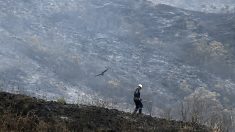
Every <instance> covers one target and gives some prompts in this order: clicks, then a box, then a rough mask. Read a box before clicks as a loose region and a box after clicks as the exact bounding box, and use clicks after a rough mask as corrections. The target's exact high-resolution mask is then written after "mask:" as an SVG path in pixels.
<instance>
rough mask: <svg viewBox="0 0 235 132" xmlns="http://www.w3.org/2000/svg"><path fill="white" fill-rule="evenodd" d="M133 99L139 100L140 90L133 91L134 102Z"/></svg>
mask: <svg viewBox="0 0 235 132" xmlns="http://www.w3.org/2000/svg"><path fill="white" fill-rule="evenodd" d="M135 99H140V89H139V88H137V89H136V90H135V93H134V100H135Z"/></svg>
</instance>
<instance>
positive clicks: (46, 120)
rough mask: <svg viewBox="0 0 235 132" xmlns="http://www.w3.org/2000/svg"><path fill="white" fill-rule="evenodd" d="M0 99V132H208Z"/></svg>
mask: <svg viewBox="0 0 235 132" xmlns="http://www.w3.org/2000/svg"><path fill="white" fill-rule="evenodd" d="M0 99H1V102H0V131H56V132H60V131H61V132H65V131H74V132H75V131H86V132H90V131H91V132H93V131H102V132H106V131H107V132H116V131H117V132H120V131H125V132H127V131H130V132H132V131H135V132H138V131H141V132H145V131H146V132H151V131H161V132H179V131H184V132H189V131H194V132H209V131H210V129H209V128H206V127H205V126H200V125H197V124H193V123H185V122H177V121H169V120H165V119H157V118H152V117H150V116H144V115H139V116H132V115H131V114H129V113H124V112H120V111H117V110H115V109H111V110H109V109H105V108H102V107H94V106H78V105H70V104H65V105H64V104H61V103H57V102H45V101H43V100H38V99H36V98H30V97H27V96H22V95H13V94H8V93H0ZM13 120H14V121H13Z"/></svg>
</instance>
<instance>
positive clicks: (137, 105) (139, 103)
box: [134, 100, 143, 109]
mask: <svg viewBox="0 0 235 132" xmlns="http://www.w3.org/2000/svg"><path fill="white" fill-rule="evenodd" d="M134 102H135V109H142V108H143V104H142V102H141V101H140V100H134Z"/></svg>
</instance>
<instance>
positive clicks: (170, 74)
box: [0, 0, 235, 132]
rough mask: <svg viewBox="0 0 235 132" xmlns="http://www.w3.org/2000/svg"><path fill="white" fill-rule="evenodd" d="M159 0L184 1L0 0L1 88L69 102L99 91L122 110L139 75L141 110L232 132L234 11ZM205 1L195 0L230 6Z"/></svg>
mask: <svg viewBox="0 0 235 132" xmlns="http://www.w3.org/2000/svg"><path fill="white" fill-rule="evenodd" d="M157 1H158V0H157ZM159 1H162V0H159ZM164 1H166V2H167V1H168V3H172V4H174V3H178V1H182V2H180V3H183V5H182V6H175V7H172V6H169V5H164V4H158V5H155V4H153V3H152V2H150V1H148V0H60V1H58V0H40V1H39V0H17V1H16V0H0V20H1V21H0V63H1V65H0V90H1V91H5V92H11V93H19V94H24V95H29V96H32V97H37V98H43V99H45V100H57V99H59V98H64V99H65V100H66V101H67V102H68V103H74V104H76V103H82V104H87V105H92V104H93V102H94V101H96V100H97V99H98V100H99V101H100V100H101V101H103V102H107V103H109V104H108V105H109V106H111V107H109V108H115V109H118V110H121V111H126V112H127V111H130V110H132V109H133V104H132V103H133V100H132V96H133V92H134V89H135V88H136V85H137V84H139V83H141V84H142V85H143V91H142V93H141V97H142V98H143V100H146V102H144V106H145V108H147V107H148V106H149V110H148V109H144V111H143V112H144V113H151V114H152V115H154V116H156V117H161V118H168V117H165V116H164V115H167V116H169V117H171V118H172V119H175V120H184V121H191V120H195V119H196V121H197V122H199V123H201V124H206V125H208V124H209V125H210V126H211V127H218V126H219V127H221V126H223V127H224V128H221V129H222V130H224V131H227V130H230V131H231V132H233V131H234V130H235V120H233V119H235V103H234V100H235V70H234V69H235V45H234V43H235V13H233V14H232V13H231V14H216V13H203V12H199V11H201V9H199V10H197V7H195V10H194V9H192V10H194V11H192V10H191V11H190V10H186V9H188V8H185V7H190V8H191V7H192V8H194V7H193V6H190V5H191V4H193V5H196V4H195V2H196V0H172V2H171V1H170V0H164ZM186 1H187V3H186ZM194 1H195V2H194ZM210 1H214V0H208V1H203V0H197V2H200V3H201V4H206V5H207V4H209V3H210V4H213V3H216V5H218V4H219V6H220V5H221V4H226V5H227V4H230V3H231V4H230V5H231V6H232V1H231V0H226V1H228V2H226V3H225V1H224V2H223V3H222V2H219V1H222V0H218V1H217V2H213V3H212V2H210ZM229 1H231V2H229ZM220 3H221V4H220ZM166 4H167V3H166ZM221 6H223V5H221ZM177 7H180V8H177ZM218 8H219V7H218ZM106 67H110V69H109V70H108V71H107V72H106V73H105V75H104V76H99V77H96V76H95V75H97V74H98V73H100V72H102V71H103V70H105V68H106ZM147 102H152V103H147ZM149 111H151V112H149ZM182 111H183V112H182ZM179 113H180V114H179ZM182 113H183V114H182ZM162 115H163V116H162ZM218 124H219V125H218Z"/></svg>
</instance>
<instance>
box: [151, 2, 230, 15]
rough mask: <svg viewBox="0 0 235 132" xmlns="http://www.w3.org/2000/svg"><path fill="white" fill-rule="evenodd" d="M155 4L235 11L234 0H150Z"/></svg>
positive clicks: (219, 11)
mask: <svg viewBox="0 0 235 132" xmlns="http://www.w3.org/2000/svg"><path fill="white" fill-rule="evenodd" d="M149 1H151V2H153V3H155V4H167V5H171V6H175V7H179V8H183V9H188V10H193V11H201V12H206V13H234V12H235V5H234V4H235V1H234V0H149Z"/></svg>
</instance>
